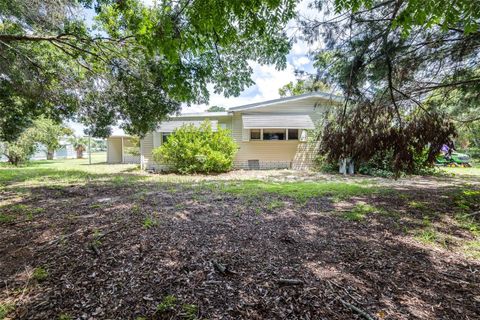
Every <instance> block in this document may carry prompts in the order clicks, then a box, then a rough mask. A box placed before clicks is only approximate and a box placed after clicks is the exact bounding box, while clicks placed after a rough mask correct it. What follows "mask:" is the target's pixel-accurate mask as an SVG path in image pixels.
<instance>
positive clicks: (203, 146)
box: [153, 120, 237, 174]
mask: <svg viewBox="0 0 480 320" xmlns="http://www.w3.org/2000/svg"><path fill="white" fill-rule="evenodd" d="M236 152H237V145H236V143H235V141H233V139H232V137H231V135H230V130H227V129H222V128H220V127H219V128H218V130H217V131H213V130H212V126H211V124H210V121H208V120H206V121H204V122H203V123H202V124H201V125H200V126H199V127H195V126H194V125H193V124H189V125H184V126H182V127H180V128H178V129H176V130H175V131H174V132H173V133H172V134H171V135H170V136H169V137H168V140H167V141H166V142H164V143H163V144H162V145H161V146H160V147H159V148H156V149H154V150H153V158H154V160H155V161H156V162H158V163H161V164H166V165H169V166H170V167H172V169H173V170H175V171H176V172H179V173H181V174H190V173H219V172H226V171H229V170H231V169H232V166H233V158H234V157H235V153H236Z"/></svg>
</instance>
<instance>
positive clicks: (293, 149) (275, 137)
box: [107, 92, 342, 170]
mask: <svg viewBox="0 0 480 320" xmlns="http://www.w3.org/2000/svg"><path fill="white" fill-rule="evenodd" d="M341 102H342V98H341V97H339V96H335V95H331V94H326V93H322V92H313V93H307V94H303V95H298V96H292V97H285V98H280V99H275V100H270V101H264V102H259V103H253V104H247V105H242V106H238V107H233V108H230V109H229V110H227V111H225V112H202V113H185V114H180V115H177V116H172V117H171V118H169V120H168V121H166V122H162V123H160V124H159V126H158V128H157V130H155V131H154V132H149V133H148V134H147V135H145V137H144V138H143V139H142V140H141V141H140V157H139V159H136V158H135V159H133V158H131V157H129V156H127V155H126V152H125V150H126V146H127V145H129V144H130V139H131V137H129V136H125V135H113V136H111V137H110V138H108V140H107V154H108V155H107V162H108V163H128V162H130V163H132V160H135V161H137V160H138V161H139V162H140V163H141V166H142V167H143V168H145V169H151V170H156V169H162V164H159V163H156V162H155V161H154V160H153V157H152V150H153V149H154V148H157V147H159V146H161V145H162V142H163V141H164V140H165V139H167V137H168V135H169V134H171V133H172V132H173V131H174V130H175V129H177V128H179V127H181V126H182V125H185V124H193V125H199V124H200V123H202V122H203V121H204V120H206V119H208V120H209V121H210V122H211V124H212V127H213V128H217V126H220V127H223V128H227V129H230V130H231V134H232V137H233V139H234V140H235V142H236V143H237V144H238V152H237V154H236V157H235V161H234V165H235V167H236V168H243V169H271V168H272V169H273V168H292V169H298V170H302V169H308V168H309V167H311V165H312V164H313V159H314V157H315V154H316V150H315V149H316V144H312V143H307V138H308V133H309V130H312V129H314V128H315V123H316V122H317V121H318V120H319V119H321V117H322V114H323V112H324V111H325V110H326V108H329V107H331V106H332V105H338V104H339V103H341ZM137 163H138V162H137Z"/></svg>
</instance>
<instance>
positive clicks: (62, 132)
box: [32, 117, 73, 160]
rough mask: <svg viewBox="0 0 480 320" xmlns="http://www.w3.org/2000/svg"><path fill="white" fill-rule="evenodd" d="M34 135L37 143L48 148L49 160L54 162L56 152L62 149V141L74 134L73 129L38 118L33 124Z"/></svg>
mask: <svg viewBox="0 0 480 320" xmlns="http://www.w3.org/2000/svg"><path fill="white" fill-rule="evenodd" d="M32 130H33V134H34V139H35V141H36V142H38V143H41V144H42V145H43V146H44V147H45V148H46V153H47V160H52V159H53V156H54V154H55V151H56V150H58V149H59V148H60V146H61V145H60V142H61V141H60V140H61V139H62V138H63V137H65V136H69V135H72V134H73V131H72V129H70V128H68V127H65V126H63V125H61V124H57V123H55V122H54V121H52V120H51V119H48V118H44V117H41V118H38V119H36V120H35V121H34V122H33V127H32Z"/></svg>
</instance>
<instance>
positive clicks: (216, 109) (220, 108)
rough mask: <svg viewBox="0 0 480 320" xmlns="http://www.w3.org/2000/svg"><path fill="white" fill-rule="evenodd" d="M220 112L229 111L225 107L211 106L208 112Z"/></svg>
mask: <svg viewBox="0 0 480 320" xmlns="http://www.w3.org/2000/svg"><path fill="white" fill-rule="evenodd" d="M220 111H227V109H225V107H220V106H211V107H210V108H208V109H207V112H220Z"/></svg>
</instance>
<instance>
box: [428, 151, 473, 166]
mask: <svg viewBox="0 0 480 320" xmlns="http://www.w3.org/2000/svg"><path fill="white" fill-rule="evenodd" d="M470 162H471V159H470V156H469V155H468V154H465V153H459V152H452V155H451V156H450V157H448V156H447V155H446V154H440V155H438V156H437V158H436V165H437V166H445V167H471V166H472V164H471V163H470Z"/></svg>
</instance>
